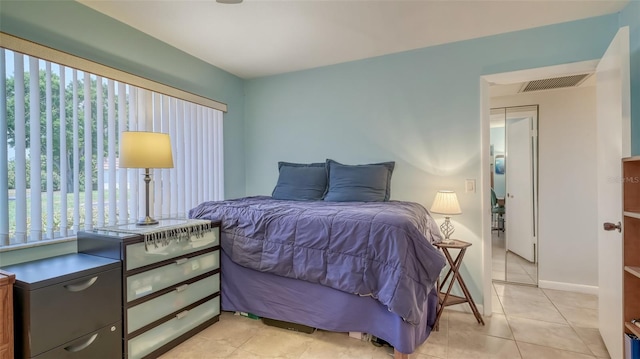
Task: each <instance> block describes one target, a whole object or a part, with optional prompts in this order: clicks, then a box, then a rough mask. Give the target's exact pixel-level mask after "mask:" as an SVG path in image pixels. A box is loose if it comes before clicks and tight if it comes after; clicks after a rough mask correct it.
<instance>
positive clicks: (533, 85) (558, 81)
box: [520, 74, 591, 92]
mask: <svg viewBox="0 0 640 359" xmlns="http://www.w3.org/2000/svg"><path fill="white" fill-rule="evenodd" d="M589 75H591V74H580V75H571V76H562V77H554V78H550V79H543V80H535V81H530V82H527V83H525V85H524V86H523V87H522V88H521V89H520V92H532V91H542V90H551V89H559V88H564V87H574V86H578V85H580V84H581V83H582V82H584V80H586V79H587V77H589Z"/></svg>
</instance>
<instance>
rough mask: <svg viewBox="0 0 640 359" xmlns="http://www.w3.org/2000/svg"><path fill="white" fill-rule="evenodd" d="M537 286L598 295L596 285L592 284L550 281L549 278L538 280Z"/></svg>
mask: <svg viewBox="0 0 640 359" xmlns="http://www.w3.org/2000/svg"><path fill="white" fill-rule="evenodd" d="M538 287H540V288H543V289H555V290H566V291H569V292H578V293H586V294H595V295H598V287H597V286H593V285H584V284H574V283H564V282H552V281H550V280H538Z"/></svg>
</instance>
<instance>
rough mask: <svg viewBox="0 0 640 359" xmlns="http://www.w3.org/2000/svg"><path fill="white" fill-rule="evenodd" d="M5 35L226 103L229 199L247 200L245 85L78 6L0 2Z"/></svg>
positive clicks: (51, 2) (0, 23) (51, 0)
mask: <svg viewBox="0 0 640 359" xmlns="http://www.w3.org/2000/svg"><path fill="white" fill-rule="evenodd" d="M0 31H2V32H5V33H9V34H12V35H14V36H17V37H21V38H24V39H27V40H31V41H34V42H37V43H40V44H42V45H45V46H49V47H52V48H55V49H58V50H62V51H65V52H68V53H70V54H73V55H76V56H80V57H83V58H86V59H89V60H93V61H95V62H98V63H101V64H104V65H107V66H111V67H114V68H117V69H120V70H124V71H127V72H130V73H133V74H135V75H139V76H142V77H145V78H148V79H151V80H155V81H158V82H161V83H164V84H167V85H170V86H174V87H177V88H180V89H183V90H186V91H189V92H193V93H196V94H199V95H202V96H205V97H209V98H212V99H214V100H217V101H220V102H224V103H226V104H227V105H228V109H229V111H228V112H227V113H226V114H225V115H224V155H225V178H224V179H225V195H226V196H227V197H228V198H235V197H241V196H243V195H244V157H245V156H244V141H243V139H244V89H243V87H244V80H243V79H241V78H239V77H237V76H234V75H231V74H229V73H228V72H225V71H223V70H221V69H219V68H217V67H214V66H212V65H210V64H208V63H206V62H204V61H202V60H200V59H197V58H195V57H193V56H191V55H189V54H187V53H185V52H182V51H180V50H178V49H176V48H174V47H172V46H169V45H167V44H166V43H164V42H161V41H159V40H157V39H155V38H153V37H151V36H149V35H146V34H144V33H142V32H140V31H138V30H135V29H134V28H132V27H130V26H128V25H125V24H123V23H121V22H119V21H116V20H114V19H112V18H110V17H108V16H105V15H103V14H101V13H99V12H97V11H95V10H93V9H91V8H89V7H86V6H84V5H82V4H80V3H78V2H75V1H68V0H65V1H54V0H45V1H6V0H2V1H0Z"/></svg>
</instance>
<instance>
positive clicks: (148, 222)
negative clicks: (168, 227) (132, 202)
mask: <svg viewBox="0 0 640 359" xmlns="http://www.w3.org/2000/svg"><path fill="white" fill-rule="evenodd" d="M152 224H158V220H156V219H153V218H151V217H149V216H146V217H144V218H142V219H140V220H139V221H138V222H136V225H137V226H150V225H152Z"/></svg>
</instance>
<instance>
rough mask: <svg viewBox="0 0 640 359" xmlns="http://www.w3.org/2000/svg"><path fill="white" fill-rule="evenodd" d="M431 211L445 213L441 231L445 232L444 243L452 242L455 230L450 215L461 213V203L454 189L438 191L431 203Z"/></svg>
mask: <svg viewBox="0 0 640 359" xmlns="http://www.w3.org/2000/svg"><path fill="white" fill-rule="evenodd" d="M431 212H433V213H439V214H444V216H445V217H444V222H443V223H442V224H441V225H440V231H442V234H444V241H443V242H444V243H451V242H453V240H451V239H450V237H451V235H452V234H453V232H454V231H455V228H454V227H453V224H452V223H451V221H450V220H449V216H450V215H452V214H461V213H462V210H460V204H459V203H458V196H456V193H455V192H454V191H438V193H436V198H435V199H434V200H433V205H431Z"/></svg>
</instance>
